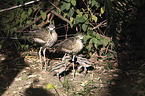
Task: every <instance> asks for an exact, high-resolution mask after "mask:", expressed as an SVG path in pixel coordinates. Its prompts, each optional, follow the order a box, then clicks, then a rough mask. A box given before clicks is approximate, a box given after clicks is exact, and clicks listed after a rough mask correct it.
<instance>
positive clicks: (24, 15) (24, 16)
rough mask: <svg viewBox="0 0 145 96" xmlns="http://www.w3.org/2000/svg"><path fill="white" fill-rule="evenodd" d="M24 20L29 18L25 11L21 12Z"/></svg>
mask: <svg viewBox="0 0 145 96" xmlns="http://www.w3.org/2000/svg"><path fill="white" fill-rule="evenodd" d="M21 17H22V20H25V19H26V18H27V16H26V13H25V11H24V12H23V13H22V14H21Z"/></svg>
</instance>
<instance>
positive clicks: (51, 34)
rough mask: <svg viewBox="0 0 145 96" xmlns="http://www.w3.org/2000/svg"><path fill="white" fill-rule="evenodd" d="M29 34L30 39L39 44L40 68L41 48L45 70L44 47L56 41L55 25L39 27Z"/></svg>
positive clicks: (50, 45)
mask: <svg viewBox="0 0 145 96" xmlns="http://www.w3.org/2000/svg"><path fill="white" fill-rule="evenodd" d="M29 33H30V34H31V36H32V37H31V40H32V41H34V43H36V44H38V45H40V46H41V47H40V50H39V58H40V63H41V69H42V68H43V64H42V60H41V50H42V48H44V50H43V55H44V62H45V71H46V67H47V64H46V59H45V51H46V47H49V48H50V47H52V46H53V45H54V43H55V42H56V41H57V38H58V36H57V33H56V32H55V25H53V24H50V25H49V26H48V28H41V29H38V30H34V31H30V32H29Z"/></svg>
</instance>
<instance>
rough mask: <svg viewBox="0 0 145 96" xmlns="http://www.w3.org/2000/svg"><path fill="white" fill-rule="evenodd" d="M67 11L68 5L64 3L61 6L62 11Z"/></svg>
mask: <svg viewBox="0 0 145 96" xmlns="http://www.w3.org/2000/svg"><path fill="white" fill-rule="evenodd" d="M65 9H66V3H65V2H64V3H63V4H62V5H61V7H60V10H61V11H63V10H65Z"/></svg>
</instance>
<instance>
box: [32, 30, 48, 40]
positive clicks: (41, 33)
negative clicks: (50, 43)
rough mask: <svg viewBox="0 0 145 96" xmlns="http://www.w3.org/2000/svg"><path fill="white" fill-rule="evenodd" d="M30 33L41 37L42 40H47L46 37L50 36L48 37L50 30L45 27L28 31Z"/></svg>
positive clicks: (34, 36) (35, 36)
mask: <svg viewBox="0 0 145 96" xmlns="http://www.w3.org/2000/svg"><path fill="white" fill-rule="evenodd" d="M30 34H31V35H32V37H33V38H39V39H42V40H43V41H47V40H48V38H50V37H49V34H50V32H49V31H48V30H47V29H45V28H41V29H39V30H35V31H30Z"/></svg>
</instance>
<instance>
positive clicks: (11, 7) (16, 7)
mask: <svg viewBox="0 0 145 96" xmlns="http://www.w3.org/2000/svg"><path fill="white" fill-rule="evenodd" d="M36 1H37V2H38V1H40V0H36ZM36 1H30V2H27V3H25V4H24V5H28V4H32V3H34V2H36ZM21 6H23V5H18V6H14V7H10V8H7V9H2V10H0V12H3V11H7V10H11V9H15V8H18V7H21Z"/></svg>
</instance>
